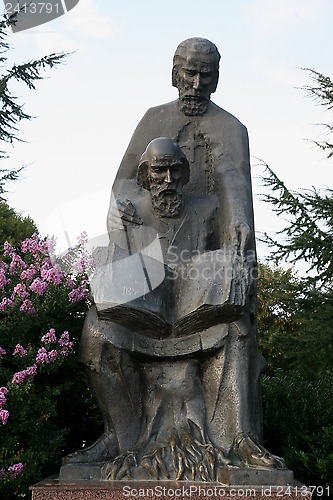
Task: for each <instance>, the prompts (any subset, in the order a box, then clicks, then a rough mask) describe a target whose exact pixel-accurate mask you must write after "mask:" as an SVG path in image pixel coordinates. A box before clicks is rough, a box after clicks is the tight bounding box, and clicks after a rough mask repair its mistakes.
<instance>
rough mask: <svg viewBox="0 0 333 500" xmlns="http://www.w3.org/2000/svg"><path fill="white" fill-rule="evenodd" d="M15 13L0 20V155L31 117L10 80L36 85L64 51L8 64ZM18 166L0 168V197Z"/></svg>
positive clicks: (2, 157)
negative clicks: (14, 92)
mask: <svg viewBox="0 0 333 500" xmlns="http://www.w3.org/2000/svg"><path fill="white" fill-rule="evenodd" d="M16 17H17V13H15V14H13V15H7V14H4V16H3V17H2V19H1V20H0V66H1V68H2V74H1V75H0V107H1V111H0V143H1V146H0V159H4V158H8V153H7V152H6V143H7V144H8V143H9V144H13V143H14V142H16V141H22V139H21V138H20V137H19V135H18V132H19V128H18V125H19V123H20V122H21V121H22V120H31V118H32V115H30V114H29V113H28V112H27V111H25V109H24V107H23V105H22V104H20V103H19V102H18V99H17V97H16V96H14V95H13V94H12V91H11V84H12V83H13V82H14V81H18V82H22V83H23V84H25V85H26V86H27V87H28V88H29V89H31V90H35V89H36V86H35V84H36V81H37V80H41V79H42V78H43V76H42V75H41V72H42V71H43V70H46V69H48V68H53V67H55V66H57V65H58V64H60V63H61V62H62V61H63V60H64V58H65V57H66V56H67V54H64V53H58V54H50V55H47V56H45V57H42V58H41V59H37V60H33V61H28V62H26V63H22V64H14V65H13V66H11V67H10V66H9V64H8V52H9V51H10V44H9V42H8V40H9V36H10V27H11V26H12V25H13V24H15V22H16ZM22 168H24V167H21V168H18V169H13V170H8V169H5V168H2V169H0V200H4V199H5V198H4V195H5V193H6V187H5V186H6V184H7V182H8V181H15V180H17V179H18V178H19V174H20V172H21V170H22Z"/></svg>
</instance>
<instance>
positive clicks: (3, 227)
mask: <svg viewBox="0 0 333 500" xmlns="http://www.w3.org/2000/svg"><path fill="white" fill-rule="evenodd" d="M0 221H1V223H0V252H3V243H4V242H5V241H9V243H11V245H15V246H16V245H18V244H19V243H20V242H21V241H22V240H24V239H25V238H28V237H29V236H32V235H33V233H35V232H36V231H37V227H36V225H35V223H34V222H33V220H32V219H31V217H29V216H27V217H25V216H22V215H20V214H17V213H16V212H15V210H13V209H12V208H10V207H9V205H8V204H7V203H6V202H4V201H0Z"/></svg>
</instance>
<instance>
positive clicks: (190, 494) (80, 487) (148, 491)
mask: <svg viewBox="0 0 333 500" xmlns="http://www.w3.org/2000/svg"><path fill="white" fill-rule="evenodd" d="M257 471H258V470H257ZM265 472H269V471H265ZM271 472H273V471H271ZM274 472H275V473H276V472H277V471H274ZM281 472H284V473H287V472H290V471H281ZM254 476H256V473H255V471H254ZM259 477H260V476H259V475H257V478H259ZM266 477H268V475H267V476H266ZM30 489H31V491H32V500H74V499H75V500H107V499H110V500H111V499H112V500H113V499H114V500H124V499H125V498H138V497H144V498H149V499H152V500H155V499H160V498H168V499H170V500H172V499H186V498H191V499H192V500H199V499H201V498H212V499H220V500H221V498H230V499H234V500H245V499H246V498H255V499H256V500H267V499H268V498H269V499H271V500H298V499H299V500H305V499H308V500H311V493H310V491H309V490H307V488H306V487H305V486H303V485H300V484H299V483H294V482H292V484H290V485H283V486H282V485H280V486H279V485H278V486H270V485H269V484H262V485H259V484H252V485H249V484H244V485H242V484H236V485H233V486H228V485H225V484H222V483H217V482H214V483H207V482H206V483H200V482H190V481H178V482H175V481H76V482H69V481H68V482H65V481H59V479H57V478H49V479H46V480H45V481H42V482H40V483H38V484H36V485H34V486H32V487H31V488H30Z"/></svg>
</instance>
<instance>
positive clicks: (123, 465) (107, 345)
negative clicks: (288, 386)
mask: <svg viewBox="0 0 333 500" xmlns="http://www.w3.org/2000/svg"><path fill="white" fill-rule="evenodd" d="M219 61H220V54H219V52H218V50H217V48H216V46H215V45H214V44H213V43H211V42H210V41H208V40H206V39H203V38H191V39H188V40H185V41H184V42H182V43H181V44H180V45H179V46H178V48H177V50H176V52H175V56H174V61H173V70H172V84H173V86H175V87H177V89H178V91H179V98H178V99H177V100H176V101H173V102H171V103H167V104H164V105H161V106H158V107H155V108H151V109H149V110H148V111H147V113H146V114H145V116H144V117H143V118H142V120H141V122H140V123H139V125H138V126H137V128H136V130H135V132H134V135H133V137H132V139H131V142H130V144H129V146H128V149H127V151H126V153H125V156H124V158H123V160H122V163H121V165H120V167H119V170H118V173H117V176H116V179H115V182H114V185H113V190H112V199H111V204H110V210H109V214H108V231H109V235H110V248H109V256H108V260H107V263H109V264H110V263H111V264H112V263H113V264H114V263H115V262H116V263H117V266H118V267H117V269H120V268H121V264H119V263H120V262H121V261H122V259H123V260H124V259H125V260H126V258H129V257H130V258H134V255H137V256H138V259H139V260H140V262H141V267H142V269H143V271H144V273H143V274H144V276H145V278H144V279H145V280H146V281H145V283H146V284H147V283H148V288H149V293H150V294H151V295H152V296H154V293H155V296H154V297H155V298H154V300H155V303H156V301H157V300H158V299H157V298H156V297H157V295H158V291H159V290H161V289H162V288H163V286H164V285H163V283H165V281H166V279H164V281H163V277H162V278H161V280H157V281H156V285H154V286H153V285H152V282H153V280H152V279H151V277H149V268H148V267H147V260H145V258H146V257H143V256H142V255H143V252H144V249H145V248H147V247H149V248H150V244H151V243H152V242H153V240H154V238H155V240H156V241H158V242H159V245H160V248H161V256H162V260H163V263H164V264H167V265H168V264H170V261H171V260H177V262H178V263H179V261H180V260H181V256H184V252H188V255H189V256H190V258H192V256H193V254H196V255H199V256H202V255H208V254H209V255H210V256H211V255H215V256H216V255H217V254H216V252H218V251H223V252H224V253H225V254H227V255H229V256H231V260H229V261H228V262H229V267H230V269H231V271H232V275H233V279H232V280H233V281H232V287H233V293H232V294H231V295H232V297H233V298H232V299H231V298H230V297H231V295H230V297H229V299H228V300H229V302H230V303H229V304H228V307H229V308H228V307H226V308H225V309H222V308H220V309H219V307H218V306H217V305H216V304H217V300H216V298H217V297H220V296H219V295H218V294H219V293H221V290H222V289H223V287H225V283H224V282H223V279H221V280H222V281H221V283H219V282H218V280H219V278H218V277H217V278H216V280H217V281H216V280H215V282H211V281H210V282H209V288H207V284H204V283H203V281H201V282H200V281H199V282H198V284H197V286H196V288H195V287H193V285H192V284H188V283H189V281H186V280H184V285H183V294H182V293H181V289H180V291H179V292H178V296H177V297H178V299H179V300H180V301H182V300H183V295H186V294H188V295H189V296H192V295H193V296H194V295H195V294H197V295H196V297H198V293H199V292H200V293H201V292H202V290H204V291H205V293H206V298H207V296H209V297H210V299H209V300H211V297H212V296H213V297H214V298H213V302H214V301H215V302H214V304H215V305H214V307H215V306H216V307H217V309H214V311H215V310H216V311H218V312H217V313H216V314H215V316H213V315H210V314H207V316H206V317H207V320H206V323H205V320H202V321H201V319H200V321H198V323H197V324H196V326H195V328H194V330H193V332H192V333H191V332H188V331H186V333H182V334H181V335H183V337H182V344H181V343H180V342H179V338H177V330H174V329H172V328H171V327H170V328H171V329H170V330H165V331H166V332H171V333H169V334H168V333H165V336H164V337H165V338H163V335H162V334H161V332H160V333H159V332H158V331H156V330H155V331H154V329H153V328H151V326H150V325H149V324H146V326H142V325H140V324H139V322H138V323H136V322H135V321H132V320H131V319H129V318H130V315H126V314H123V312H124V311H123V310H121V312H120V313H119V314H118V316H117V314H115V313H113V316H112V315H111V316H108V311H109V309H104V311H103V308H100V309H99V306H98V301H99V300H98V298H97V297H98V296H102V295H103V293H104V292H103V293H102V292H101V291H100V290H99V291H98V290H97V292H96V295H95V302H96V304H97V309H96V308H95V307H94V308H93V309H92V310H91V311H90V313H89V314H88V316H87V320H86V324H85V328H84V333H83V338H82V348H81V361H82V362H83V363H84V364H85V367H86V370H87V373H88V378H89V381H90V385H91V387H92V388H93V389H94V391H95V393H96V396H97V400H98V403H99V406H100V408H101V411H102V414H103V417H104V422H105V431H104V434H103V435H102V436H101V438H100V439H99V440H97V441H96V443H94V444H93V445H91V446H90V447H89V448H87V449H86V450H81V451H79V452H76V453H75V454H73V455H71V456H69V457H67V458H66V459H65V463H67V464H68V463H70V464H75V463H81V464H82V463H93V462H106V466H105V467H104V471H106V472H105V477H108V478H110V477H111V478H118V479H119V478H128V479H130V478H145V479H147V478H148V479H195V480H202V479H204V480H216V479H218V478H219V477H220V476H219V470H220V469H223V467H226V466H230V465H231V466H234V467H244V466H245V467H247V466H253V467H259V468H266V469H279V468H281V469H283V468H285V464H284V461H283V460H282V459H280V458H279V457H276V456H274V455H272V454H271V453H269V452H268V451H267V450H266V449H265V448H264V447H263V446H262V417H261V400H260V381H259V379H260V374H261V372H262V370H263V368H264V367H265V361H264V359H263V358H262V356H261V355H260V353H259V351H258V345H257V303H256V283H255V279H253V275H254V273H253V271H254V270H255V268H256V253H255V237H254V222H253V205H252V190H251V177H250V163H249V146H248V136H247V131H246V128H245V127H244V126H243V125H242V124H241V123H240V122H239V121H238V120H237V119H236V118H235V117H234V116H232V115H231V114H229V113H228V112H227V111H225V110H223V109H221V108H220V107H218V106H217V105H216V104H214V103H213V102H212V101H211V100H210V96H211V94H212V93H213V92H215V90H216V87H217V83H218V77H219ZM157 137H159V138H160V139H156V140H157V142H156V141H154V139H155V138H157ZM161 138H162V139H161ZM165 138H171V139H172V141H171V143H172V144H173V146H170V144H171V143H170V139H165ZM165 141H167V142H165ZM168 141H169V142H168ZM166 144H168V146H166ZM177 144H178V146H177ZM148 145H149V146H148ZM147 146H148V148H147ZM179 147H180V148H181V149H179V150H178V149H177V148H179ZM165 148H166V149H165ZM143 152H145V153H144V154H143V156H142V157H141V155H142V153H143ZM185 157H186V161H185V160H184V158H185ZM184 164H186V165H187V167H186V166H185V169H184ZM177 165H178V166H177ZM138 166H139V168H138ZM177 169H178V170H177ZM143 172H144V174H143ZM171 173H172V175H173V181H172V182H171V177H170V176H171ZM177 175H178V177H177ZM168 179H169V180H168ZM177 179H178V181H177ZM159 180H160V181H161V183H162V184H163V190H161V192H160V189H159V185H160V184H161V183H159V182H158V181H159ZM165 183H166V184H168V183H169V188H168V187H165V185H164V184H165ZM170 186H172V188H171V187H170ZM184 207H187V209H186V210H185V208H184ZM147 228H149V230H147ZM170 248H172V249H173V250H172V252H170ZM147 255H148V254H147ZM175 255H176V257H175ZM170 256H171V257H172V258H171V257H170ZM125 260H124V261H125ZM139 260H138V261H139ZM143 261H145V262H143ZM126 262H129V261H126ZM126 265H127V266H128V267H127V271H126V266H125V267H124V270H123V272H124V274H126V272H127V273H129V274H130V264H126ZM119 266H120V267H119ZM114 275H115V274H114ZM249 275H251V278H249ZM131 276H132V275H131ZM100 279H102V278H100ZM134 281H135V280H134ZM161 283H162V284H161ZM154 287H155V288H156V292H155V291H154ZM161 287H162V288H161ZM205 287H206V288H205ZM97 288H98V287H97ZM125 288H126V287H125ZM127 288H129V287H127ZM127 288H126V289H127ZM195 290H196V291H195ZM197 290H199V292H197ZM212 290H214V291H213V292H212ZM93 291H94V290H93ZM136 293H138V292H136ZM139 295H140V294H139ZM141 295H143V297H144V298H145V296H144V294H141ZM201 295H202V293H201ZM147 297H148V295H147ZM221 297H222V296H221ZM137 300H141V299H139V298H138V299H137ZM170 300H171V306H172V307H171V309H172V308H177V307H178V305H177V303H176V301H175V300H176V299H175V298H174V299H170ZM172 300H174V302H172ZM193 300H194V299H193ZM200 300H201V299H200ZM205 300H206V299H205ZM221 300H222V299H221ZM223 300H224V299H223ZM109 302H110V301H109ZM146 303H147V302H146ZM211 303H212V302H211ZM205 305H207V300H206V302H205ZM140 307H141V306H140ZM117 311H118V310H117ZM122 314H123V315H122ZM166 316H167V313H166ZM125 317H126V318H125ZM124 318H125V319H124ZM166 321H169V323H170V322H171V320H169V319H168V317H167V318H166ZM175 332H176V333H175ZM178 334H179V333H178ZM179 335H180V334H179ZM143 338H144V339H145V340H142V339H143ZM166 380H167V381H168V382H166ZM173 380H174V383H173V382H172V381H173ZM173 393H176V395H177V397H178V399H177V398H176V395H174V396H172V394H173ZM159 398H160V399H159ZM175 398H176V399H177V401H178V403H175ZM157 400H159V402H158V401H157ZM129 408H130V410H129ZM170 408H171V410H170ZM175 408H178V412H179V413H178V420H177V418H176V417H175V416H174V415H173V416H170V412H171V413H172V412H173V411H176V410H174V409H175ZM176 421H177V422H178V423H177V422H176ZM179 422H180V423H179ZM175 449H178V450H179V453H178V455H177V454H176V455H177V456H178V463H181V466H179V468H178V469H177V467H176V469H175V470H174V467H173V465H172V463H174V460H175V456H174V455H173V453H175ZM191 450H192V451H191ZM193 455H194V456H195V458H193ZM154 457H155V458H154ZM156 457H157V458H156ZM154 460H155V462H154ZM200 471H201V472H200ZM205 471H206V472H205Z"/></svg>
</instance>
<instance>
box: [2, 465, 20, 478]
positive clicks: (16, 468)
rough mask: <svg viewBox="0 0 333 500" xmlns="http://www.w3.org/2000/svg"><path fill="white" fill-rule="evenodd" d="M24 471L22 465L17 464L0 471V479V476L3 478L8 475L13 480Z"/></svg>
mask: <svg viewBox="0 0 333 500" xmlns="http://www.w3.org/2000/svg"><path fill="white" fill-rule="evenodd" d="M23 469H24V465H23V464H22V463H21V462H19V463H17V464H14V465H11V466H10V467H8V469H7V470H6V469H4V468H2V469H0V477H1V476H2V477H3V476H5V475H7V474H8V475H10V476H11V478H12V479H15V478H16V477H17V476H18V475H19V474H21V472H22V471H23Z"/></svg>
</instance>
